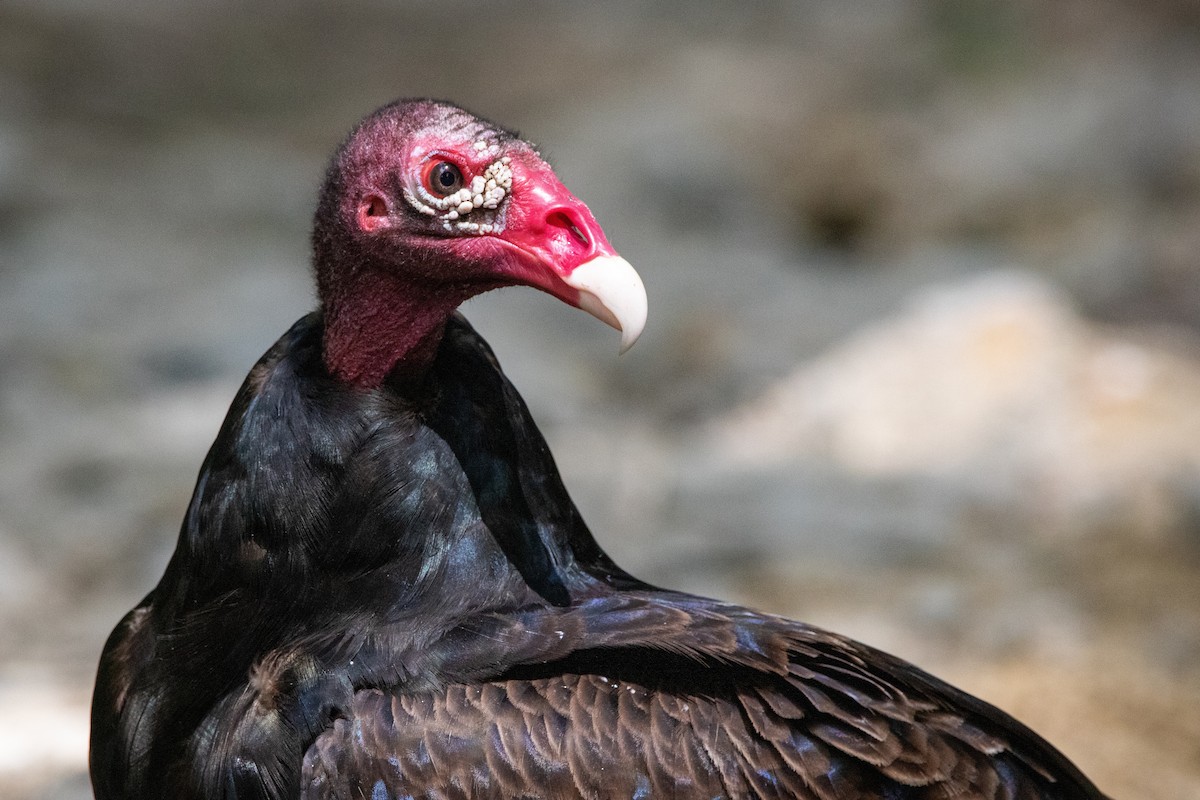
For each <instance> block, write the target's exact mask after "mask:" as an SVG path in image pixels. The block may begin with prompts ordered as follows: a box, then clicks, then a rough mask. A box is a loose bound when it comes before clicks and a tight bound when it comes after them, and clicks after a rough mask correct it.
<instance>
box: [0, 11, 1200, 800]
mask: <svg viewBox="0 0 1200 800" xmlns="http://www.w3.org/2000/svg"><path fill="white" fill-rule="evenodd" d="M400 95H432V96H439V97H446V98H451V99H454V100H457V101H458V102H460V103H462V104H464V105H466V106H467V107H469V108H472V109H473V110H476V111H478V112H480V113H482V114H484V115H486V116H490V117H492V118H494V119H497V120H499V121H501V122H503V123H504V124H507V125H509V126H513V127H517V128H519V129H520V130H521V131H522V133H524V134H526V135H528V136H529V137H531V138H532V139H534V140H535V141H538V142H542V143H544V148H545V152H546V154H547V155H548V156H549V157H550V159H551V160H552V162H554V163H555V164H556V165H557V167H558V169H559V171H560V175H561V176H562V177H563V179H564V181H565V182H566V183H567V185H569V186H570V187H572V189H573V190H574V191H575V192H576V193H578V194H579V195H580V196H581V197H582V198H584V199H585V200H586V201H587V202H589V204H590V205H591V207H592V209H593V210H594V211H595V212H596V216H597V217H598V218H599V219H600V220H601V221H602V223H603V224H604V226H605V228H606V229H607V231H608V233H609V236H610V239H611V240H612V241H613V242H614V243H615V245H616V246H617V247H618V249H619V250H620V251H621V252H622V253H623V254H624V255H625V256H626V257H627V258H628V259H629V260H630V261H631V262H632V263H634V264H635V265H636V266H637V267H638V268H639V270H640V271H641V272H642V275H643V276H644V278H645V281H646V285H647V287H648V290H649V294H650V301H651V319H650V324H649V327H648V329H647V332H646V334H645V336H644V337H643V339H642V341H641V342H640V343H639V344H638V346H637V347H636V348H634V350H632V351H631V352H630V353H629V354H628V355H626V356H625V357H623V358H621V359H617V358H616V357H615V351H616V344H617V343H616V338H615V335H613V334H612V332H611V331H609V330H607V329H604V328H603V327H602V326H600V325H598V324H597V323H596V322H595V321H594V320H592V319H591V318H589V317H587V316H586V315H582V314H579V313H578V312H573V311H572V310H570V309H567V308H566V307H563V306H561V305H560V304H558V303H555V302H552V301H550V300H548V299H547V298H545V297H544V296H540V295H537V294H536V293H534V292H529V291H510V292H507V293H503V292H502V293H498V294H495V295H494V296H488V297H485V298H481V299H479V300H477V301H473V302H472V303H470V304H469V306H468V307H467V309H466V311H467V314H468V316H469V317H470V318H471V319H472V320H473V321H474V322H475V323H476V325H477V326H478V327H480V328H481V329H482V330H483V331H484V333H485V334H486V335H487V336H488V338H489V339H490V340H491V342H492V343H493V345H494V346H495V348H496V350H497V352H498V354H499V357H500V359H501V361H502V362H503V363H504V364H505V366H506V368H507V370H508V371H509V374H510V375H511V377H512V378H513V379H514V381H515V382H516V384H517V385H518V387H519V388H520V389H521V390H522V392H523V393H524V395H525V397H526V398H527V400H528V401H529V403H530V405H531V407H532V409H533V411H534V414H535V416H536V417H537V418H538V419H539V420H540V422H541V424H542V426H543V430H544V431H545V433H546V434H547V436H548V438H549V439H550V443H551V446H552V447H553V448H554V451H555V453H556V454H557V456H558V459H559V463H560V466H561V468H562V470H563V472H564V474H565V478H566V481H567V484H568V486H570V487H571V489H572V490H573V492H574V494H575V497H576V499H577V500H578V502H579V504H580V505H581V507H582V509H583V511H584V513H585V516H586V517H587V518H588V519H589V521H590V522H591V524H592V526H593V528H594V529H595V530H596V531H597V534H598V537H599V539H600V540H601V542H602V543H603V544H604V545H605V546H606V547H607V548H608V549H609V550H610V552H611V553H612V554H613V555H614V556H615V557H616V558H617V560H618V561H619V562H621V563H622V564H624V565H625V566H626V567H628V568H630V569H631V570H632V571H633V572H635V573H637V574H639V575H641V576H642V577H645V578H647V579H649V580H652V581H655V582H659V583H662V584H667V585H672V586H676V587H680V588H684V589H688V590H692V591H697V592H703V593H706V594H715V595H718V596H721V597H725V598H730V599H733V600H737V601H740V602H745V603H751V604H754V605H758V606H761V607H763V608H766V609H769V610H772V611H776V612H779V613H783V614H788V615H792V616H796V617H800V618H803V619H806V620H808V621H811V622H814V623H817V624H820V625H824V626H827V627H831V628H835V629H837V630H840V631H843V632H845V633H848V634H851V635H853V636H856V637H858V638H861V639H864V640H866V641H868V642H870V643H873V644H875V645H878V646H881V647H884V648H886V649H889V650H892V651H894V652H896V653H898V654H900V655H902V656H905V657H907V658H909V659H911V660H914V661H916V662H918V663H920V664H921V665H923V666H925V667H926V668H928V669H930V670H932V671H934V672H936V673H938V674H940V675H942V676H943V677H946V678H948V679H950V680H951V681H953V682H954V683H957V684H960V685H961V686H963V687H964V688H966V689H968V690H971V691H973V692H975V693H978V694H980V695H982V696H983V697H985V698H987V699H989V700H991V701H992V702H994V703H996V704H998V705H1000V706H1002V707H1004V708H1006V709H1008V710H1010V711H1012V712H1013V713H1015V714H1016V715H1017V716H1019V717H1021V718H1023V719H1024V720H1025V721H1027V722H1028V723H1029V724H1030V725H1032V726H1033V727H1034V728H1035V729H1037V730H1039V731H1040V732H1041V733H1043V734H1044V735H1046V736H1047V737H1048V738H1049V739H1051V740H1052V741H1054V742H1055V743H1057V744H1058V745H1059V746H1060V747H1061V748H1062V749H1064V750H1065V751H1066V753H1067V754H1068V755H1069V756H1070V757H1072V758H1073V759H1074V760H1075V761H1076V762H1077V763H1078V764H1079V765H1080V766H1081V767H1082V768H1083V769H1084V771H1085V772H1087V773H1089V774H1090V775H1091V776H1093V777H1094V778H1095V780H1096V781H1097V782H1098V783H1099V784H1100V786H1101V787H1102V788H1103V789H1105V790H1106V791H1107V792H1109V793H1111V794H1112V795H1113V797H1114V798H1116V799H1117V800H1188V799H1189V798H1200V274H1198V267H1200V5H1197V4H1196V3H1195V2H1193V0H1054V1H1053V2H1051V1H1050V0H1042V1H1041V2H1037V1H1036V0H1009V1H1008V2H996V1H995V0H926V1H924V2H921V1H918V0H863V1H862V2H855V3H847V2H842V1H841V0H807V1H804V2H801V1H800V0H779V2H739V3H728V4H705V3H693V2H687V3H684V2H656V3H650V2H645V3H637V2H629V1H628V0H627V1H626V2H618V3H605V4H599V3H584V2H557V3H554V2H543V3H510V2H497V3H489V4H475V3H468V2H400V1H399V0H388V1H387V2H385V1H384V0H365V1H364V2H359V3H353V4H335V3H316V2H311V1H310V0H302V1H301V2H293V3H289V4H259V5H256V6H255V7H254V10H250V9H249V8H248V4H243V3H232V2H217V0H191V1H190V2H182V1H180V0H176V1H174V2H160V1H158V0H155V1H154V2H152V1H151V0H125V2H121V3H107V2H100V0H0V720H2V723H0V796H2V797H5V798H14V800H16V799H18V798H22V799H23V798H37V797H55V798H66V799H67V800H75V799H76V798H84V797H89V796H90V792H89V789H88V787H87V780H86V774H85V754H86V740H87V703H88V700H89V694H90V688H91V680H92V673H93V670H94V665H95V661H96V658H97V654H98V653H99V650H100V648H101V645H102V643H103V641H104V638H105V636H106V635H107V633H108V631H109V630H110V629H111V627H112V626H113V624H114V623H115V622H116V620H117V619H118V618H119V617H120V616H121V614H122V613H123V612H124V611H125V610H126V609H128V608H129V607H130V606H132V605H133V604H134V603H135V602H136V601H137V600H138V599H139V598H140V597H141V596H142V595H143V594H144V593H145V592H147V591H148V590H149V589H150V588H151V587H152V586H153V585H154V582H155V581H156V579H157V576H158V575H159V573H160V572H161V570H162V568H163V566H164V564H165V562H166V560H167V558H168V556H169V554H170V551H171V549H172V547H173V544H174V538H175V535H176V531H177V526H178V524H179V520H180V519H181V516H182V513H183V510H184V508H185V505H186V503H187V500H188V497H189V493H190V491H191V483H192V480H193V479H194V476H195V472H196V470H197V468H198V466H199V464H200V461H201V459H202V457H203V454H204V452H205V450H206V448H207V446H208V444H209V443H210V441H211V439H212V437H213V435H214V433H215V430H216V428H217V426H218V424H219V422H220V419H221V417H222V415H223V413H224V410H225V408H226V405H227V404H228V402H229V400H230V399H231V397H232V395H233V392H234V390H235V389H236V387H237V385H238V384H239V382H240V381H241V379H242V377H243V375H244V374H245V372H246V371H247V369H248V368H249V366H250V365H251V364H252V363H253V362H254V360H255V359H256V358H257V356H258V355H259V354H260V353H261V352H262V351H263V350H265V349H266V348H267V347H268V346H269V345H270V344H271V343H272V342H273V341H274V339H275V338H276V337H277V336H278V335H279V333H280V332H282V331H283V330H284V329H285V328H286V327H287V326H288V325H289V323H290V322H291V321H292V320H293V319H295V318H296V317H298V316H300V315H301V314H302V313H304V312H305V311H306V310H308V309H309V308H310V307H311V305H312V293H311V290H310V287H309V276H308V272H307V264H306V261H307V235H308V222H309V215H310V213H311V209H312V206H313V203H314V198H315V192H316V187H317V183H318V180H319V178H320V176H321V171H322V169H323V166H324V161H325V159H326V158H327V156H328V154H329V152H330V151H331V149H332V148H333V147H334V145H335V144H336V143H337V142H338V140H339V139H340V137H341V136H342V135H343V134H344V132H345V131H346V130H347V129H348V128H349V127H350V125H351V124H353V122H354V121H355V120H357V119H358V118H359V117H360V116H361V115H362V114H364V113H366V112H367V111H370V110H371V109H373V108H374V107H376V106H378V105H380V104H382V103H383V102H385V101H387V100H390V99H391V98H393V97H396V96H400Z"/></svg>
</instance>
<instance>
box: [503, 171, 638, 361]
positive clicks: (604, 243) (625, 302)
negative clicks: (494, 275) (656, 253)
mask: <svg viewBox="0 0 1200 800" xmlns="http://www.w3.org/2000/svg"><path fill="white" fill-rule="evenodd" d="M527 166H532V168H531V169H528V171H527V172H525V174H524V175H523V178H524V180H523V181H522V185H521V187H520V195H519V203H516V202H515V203H514V205H513V206H512V207H510V208H509V210H508V219H507V222H506V224H505V226H504V229H503V231H502V232H499V233H498V234H495V235H496V237H497V238H499V239H501V240H502V241H504V242H506V243H507V244H509V245H511V246H512V247H513V248H514V249H515V251H516V254H519V255H517V257H516V258H513V259H511V260H510V261H509V263H508V264H507V271H508V272H509V274H510V276H511V279H512V280H514V281H515V282H518V283H524V284H526V285H529V286H534V287H536V288H538V289H541V290H543V291H545V292H548V293H550V294H552V295H554V296H555V297H557V298H559V299H560V300H562V301H564V302H566V303H568V304H570V305H573V306H575V307H576V308H581V309H583V310H584V311H586V312H588V313H589V314H591V315H592V316H594V317H596V318H597V319H599V320H601V321H602V322H605V323H607V324H609V325H611V326H612V327H614V328H616V329H617V330H618V331H620V332H621V350H620V352H622V353H624V352H625V351H626V350H628V349H629V348H630V347H632V346H633V343H634V342H635V341H637V338H638V337H639V336H640V335H641V333H642V329H643V328H645V326H646V311H647V303H646V287H645V286H644V285H643V284H642V279H641V278H640V277H639V276H638V274H637V272H635V271H634V269H633V267H632V266H630V265H629V262H628V261H626V260H625V259H623V258H621V257H620V256H619V255H617V253H616V251H615V250H613V248H612V245H610V244H609V243H608V239H607V238H606V237H605V236H604V231H603V230H602V229H601V228H600V225H599V223H597V222H596V218H595V217H593V216H592V212H591V211H590V210H589V209H588V207H587V206H586V205H584V204H583V203H582V202H581V201H580V200H578V199H577V198H576V197H575V196H574V195H572V194H571V193H570V192H569V191H568V190H567V188H566V187H565V186H563V185H562V183H561V182H559V180H558V178H556V177H555V176H554V173H553V172H551V171H550V168H549V167H548V166H545V165H544V164H539V165H527ZM516 200H517V198H516V197H514V201H516Z"/></svg>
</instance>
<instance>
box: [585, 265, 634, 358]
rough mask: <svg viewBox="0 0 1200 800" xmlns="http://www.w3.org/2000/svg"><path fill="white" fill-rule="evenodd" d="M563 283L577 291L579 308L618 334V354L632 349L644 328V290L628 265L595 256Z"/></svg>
mask: <svg viewBox="0 0 1200 800" xmlns="http://www.w3.org/2000/svg"><path fill="white" fill-rule="evenodd" d="M566 283H567V285H569V286H572V287H574V288H575V289H576V290H578V291H579V307H580V308H582V309H583V310H584V311H586V312H588V313H589V314H591V315H592V316H594V317H596V318H597V319H599V320H601V321H602V322H605V323H607V324H609V325H611V326H612V327H614V328H616V329H617V330H619V331H620V332H621V348H620V353H622V354H623V353H625V352H626V351H627V350H629V348H631V347H633V344H634V342H636V341H637V340H638V337H639V336H641V335H642V330H643V329H644V328H645V327H646V314H647V306H648V304H647V301H646V287H645V285H644V284H643V283H642V279H641V276H639V275H638V274H637V272H636V271H635V270H634V268H633V267H632V266H631V265H630V263H629V262H628V261H626V260H625V259H623V258H621V257H620V256H597V257H596V258H593V259H592V260H591V261H585V262H584V263H582V264H580V265H579V266H578V267H576V268H575V269H573V270H572V271H571V274H570V275H569V276H567V278H566Z"/></svg>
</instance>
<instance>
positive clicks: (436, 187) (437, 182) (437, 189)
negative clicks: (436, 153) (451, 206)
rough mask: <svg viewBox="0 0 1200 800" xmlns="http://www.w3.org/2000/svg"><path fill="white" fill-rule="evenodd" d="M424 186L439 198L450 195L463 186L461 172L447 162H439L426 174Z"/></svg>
mask: <svg viewBox="0 0 1200 800" xmlns="http://www.w3.org/2000/svg"><path fill="white" fill-rule="evenodd" d="M425 185H426V187H428V189H429V191H431V192H433V193H434V194H436V195H438V196H440V197H446V196H448V195H452V194H454V193H455V192H457V191H458V190H459V189H461V188H462V186H463V176H462V171H461V170H460V169H459V168H458V167H456V166H454V165H453V164H451V163H450V162H449V161H439V162H437V163H436V164H434V165H433V167H432V168H431V169H430V170H429V172H428V173H427V174H426V176H425Z"/></svg>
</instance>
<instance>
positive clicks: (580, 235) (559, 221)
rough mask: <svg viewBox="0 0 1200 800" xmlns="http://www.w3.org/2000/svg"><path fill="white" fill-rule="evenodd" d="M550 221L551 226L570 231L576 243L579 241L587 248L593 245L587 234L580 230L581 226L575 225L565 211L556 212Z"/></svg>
mask: <svg viewBox="0 0 1200 800" xmlns="http://www.w3.org/2000/svg"><path fill="white" fill-rule="evenodd" d="M548 221H549V223H550V224H551V225H557V226H558V227H560V228H566V229H567V230H569V231H570V232H571V235H572V236H574V237H575V239H576V241H578V242H579V243H580V244H581V245H583V246H584V247H587V246H588V245H590V244H591V241H589V240H588V238H587V234H585V233H584V232H583V231H582V230H580V228H579V226H578V225H576V224H575V220H573V219H571V217H570V216H569V215H567V213H566V212H565V211H555V212H554V213H553V214H551V215H550V217H549V220H548Z"/></svg>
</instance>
